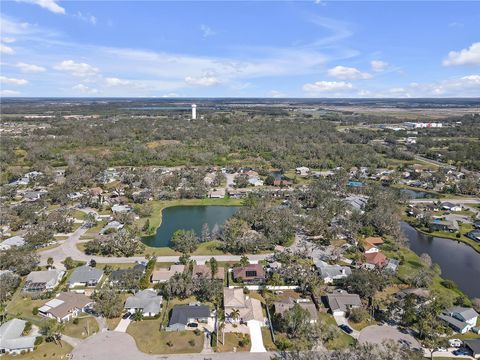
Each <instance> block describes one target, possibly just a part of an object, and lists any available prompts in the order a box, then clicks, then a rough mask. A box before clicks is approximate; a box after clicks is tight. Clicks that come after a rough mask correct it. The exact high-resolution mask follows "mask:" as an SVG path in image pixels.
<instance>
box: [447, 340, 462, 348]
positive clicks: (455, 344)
mask: <svg viewBox="0 0 480 360" xmlns="http://www.w3.org/2000/svg"><path fill="white" fill-rule="evenodd" d="M448 345H450V346H451V347H455V348H459V347H461V346H462V345H463V342H462V340H460V339H450V340H448Z"/></svg>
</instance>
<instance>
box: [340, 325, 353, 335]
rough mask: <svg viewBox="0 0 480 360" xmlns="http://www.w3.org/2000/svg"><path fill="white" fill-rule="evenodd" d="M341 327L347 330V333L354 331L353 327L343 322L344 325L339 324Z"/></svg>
mask: <svg viewBox="0 0 480 360" xmlns="http://www.w3.org/2000/svg"><path fill="white" fill-rule="evenodd" d="M339 328H340V329H342V330H343V331H345V332H346V333H347V334H351V333H353V330H352V328H351V327H350V326H348V325H345V324H342V325H340V326H339Z"/></svg>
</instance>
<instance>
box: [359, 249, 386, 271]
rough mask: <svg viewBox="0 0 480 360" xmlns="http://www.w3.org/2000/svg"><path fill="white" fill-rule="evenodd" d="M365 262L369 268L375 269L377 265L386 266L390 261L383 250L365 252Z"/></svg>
mask: <svg viewBox="0 0 480 360" xmlns="http://www.w3.org/2000/svg"><path fill="white" fill-rule="evenodd" d="M364 256H365V264H364V266H365V267H366V268H367V269H374V268H375V267H384V266H386V265H387V263H388V259H387V257H386V256H385V255H384V254H383V253H382V252H380V251H379V252H374V253H364Z"/></svg>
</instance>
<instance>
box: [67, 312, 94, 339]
mask: <svg viewBox="0 0 480 360" xmlns="http://www.w3.org/2000/svg"><path fill="white" fill-rule="evenodd" d="M87 331H88V333H87ZM97 332H98V323H97V321H96V320H95V318H93V317H92V316H85V317H80V318H78V324H74V322H73V320H72V321H69V322H68V323H66V324H65V328H64V330H63V333H64V334H65V335H67V336H71V337H74V338H78V339H85V338H87V337H89V336H91V335H93V334H94V333H97Z"/></svg>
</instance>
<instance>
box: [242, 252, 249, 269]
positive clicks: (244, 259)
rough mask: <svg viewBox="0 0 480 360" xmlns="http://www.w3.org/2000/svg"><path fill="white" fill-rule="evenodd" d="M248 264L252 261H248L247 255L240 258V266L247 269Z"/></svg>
mask: <svg viewBox="0 0 480 360" xmlns="http://www.w3.org/2000/svg"><path fill="white" fill-rule="evenodd" d="M248 264H250V260H248V257H247V256H246V255H242V256H241V257H240V265H241V266H242V267H245V266H247V265H248Z"/></svg>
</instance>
